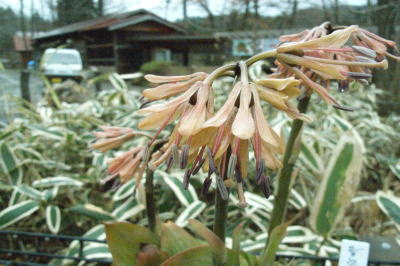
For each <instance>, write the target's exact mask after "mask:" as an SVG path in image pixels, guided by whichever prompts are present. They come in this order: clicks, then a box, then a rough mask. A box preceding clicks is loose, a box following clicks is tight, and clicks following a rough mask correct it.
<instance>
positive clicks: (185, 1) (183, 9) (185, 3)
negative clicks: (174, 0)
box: [182, 0, 187, 22]
mask: <svg viewBox="0 0 400 266" xmlns="http://www.w3.org/2000/svg"><path fill="white" fill-rule="evenodd" d="M182 13H183V21H184V22H187V0H182Z"/></svg>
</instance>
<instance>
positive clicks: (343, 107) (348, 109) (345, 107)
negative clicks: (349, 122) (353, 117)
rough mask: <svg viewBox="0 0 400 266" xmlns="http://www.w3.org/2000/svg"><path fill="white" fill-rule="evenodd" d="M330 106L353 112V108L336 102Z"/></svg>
mask: <svg viewBox="0 0 400 266" xmlns="http://www.w3.org/2000/svg"><path fill="white" fill-rule="evenodd" d="M332 106H333V108H336V109H339V110H342V111H347V112H353V111H354V109H353V108H351V107H348V106H342V105H337V104H333V105H332Z"/></svg>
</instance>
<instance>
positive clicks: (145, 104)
mask: <svg viewBox="0 0 400 266" xmlns="http://www.w3.org/2000/svg"><path fill="white" fill-rule="evenodd" d="M152 102H154V101H152V100H147V101H145V102H143V103H142V104H141V105H140V106H139V109H142V108H144V107H146V106H147V105H148V104H149V103H152Z"/></svg>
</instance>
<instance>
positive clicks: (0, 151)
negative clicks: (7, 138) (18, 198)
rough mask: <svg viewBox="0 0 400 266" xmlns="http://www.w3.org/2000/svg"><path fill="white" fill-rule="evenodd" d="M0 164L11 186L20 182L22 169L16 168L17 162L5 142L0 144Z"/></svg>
mask: <svg viewBox="0 0 400 266" xmlns="http://www.w3.org/2000/svg"><path fill="white" fill-rule="evenodd" d="M0 163H1V167H2V168H3V171H4V172H5V173H6V174H7V177H8V178H9V181H10V183H11V184H12V185H19V184H21V182H22V169H21V167H18V160H17V157H16V156H15V154H14V153H13V151H12V150H11V149H10V148H9V147H8V145H7V144H6V143H5V142H2V143H0Z"/></svg>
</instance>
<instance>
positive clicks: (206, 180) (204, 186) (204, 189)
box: [201, 178, 212, 195]
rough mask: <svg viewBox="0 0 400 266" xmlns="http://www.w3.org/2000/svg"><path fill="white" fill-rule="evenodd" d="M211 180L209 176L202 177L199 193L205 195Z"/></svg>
mask: <svg viewBox="0 0 400 266" xmlns="http://www.w3.org/2000/svg"><path fill="white" fill-rule="evenodd" d="M211 182H212V179H211V178H206V179H204V182H203V186H202V187H201V194H203V195H205V194H207V193H208V190H209V189H210V186H211Z"/></svg>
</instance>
